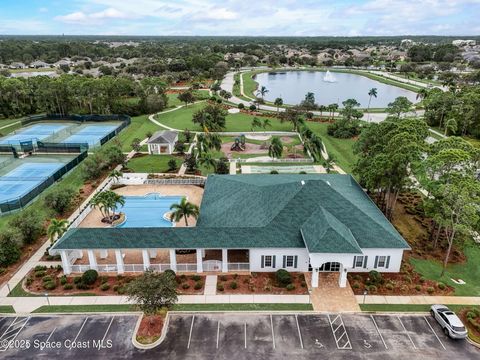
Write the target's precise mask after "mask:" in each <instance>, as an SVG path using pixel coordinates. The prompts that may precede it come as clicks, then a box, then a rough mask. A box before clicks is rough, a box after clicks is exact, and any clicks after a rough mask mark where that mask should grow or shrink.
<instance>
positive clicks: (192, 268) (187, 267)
mask: <svg viewBox="0 0 480 360" xmlns="http://www.w3.org/2000/svg"><path fill="white" fill-rule="evenodd" d="M196 271H197V264H177V272H196Z"/></svg>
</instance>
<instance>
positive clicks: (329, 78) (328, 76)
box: [323, 70, 337, 83]
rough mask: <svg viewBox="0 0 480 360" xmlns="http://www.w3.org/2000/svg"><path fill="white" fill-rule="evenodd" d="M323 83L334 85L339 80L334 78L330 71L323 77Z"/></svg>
mask: <svg viewBox="0 0 480 360" xmlns="http://www.w3.org/2000/svg"><path fill="white" fill-rule="evenodd" d="M323 81H325V82H329V83H334V82H337V79H336V78H335V76H333V74H332V73H331V72H330V70H327V72H326V73H325V75H324V76H323Z"/></svg>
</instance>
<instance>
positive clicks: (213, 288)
mask: <svg viewBox="0 0 480 360" xmlns="http://www.w3.org/2000/svg"><path fill="white" fill-rule="evenodd" d="M216 293H217V275H207V278H206V280H205V295H216Z"/></svg>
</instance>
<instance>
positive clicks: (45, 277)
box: [42, 275, 53, 283]
mask: <svg viewBox="0 0 480 360" xmlns="http://www.w3.org/2000/svg"><path fill="white" fill-rule="evenodd" d="M42 281H43V282H44V283H46V282H49V281H53V279H52V277H51V276H50V275H46V276H44V277H43V278H42Z"/></svg>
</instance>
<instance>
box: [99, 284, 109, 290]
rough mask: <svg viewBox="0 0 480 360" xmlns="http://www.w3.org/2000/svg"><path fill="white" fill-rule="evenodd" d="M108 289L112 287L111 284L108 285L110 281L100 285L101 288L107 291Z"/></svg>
mask: <svg viewBox="0 0 480 360" xmlns="http://www.w3.org/2000/svg"><path fill="white" fill-rule="evenodd" d="M108 289H110V285H108V283H104V284H102V285H100V290H102V291H107V290H108Z"/></svg>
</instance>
